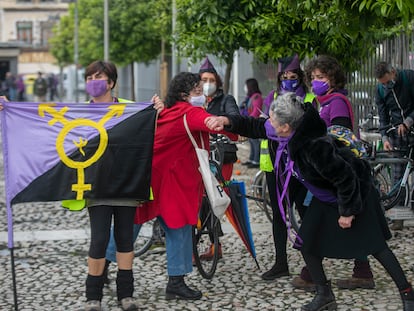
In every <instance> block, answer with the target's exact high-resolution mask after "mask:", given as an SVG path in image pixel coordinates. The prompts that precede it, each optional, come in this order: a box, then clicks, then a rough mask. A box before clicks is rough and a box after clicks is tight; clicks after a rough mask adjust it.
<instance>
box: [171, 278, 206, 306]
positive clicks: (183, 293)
mask: <svg viewBox="0 0 414 311" xmlns="http://www.w3.org/2000/svg"><path fill="white" fill-rule="evenodd" d="M201 297H202V294H201V292H200V291H199V290H194V289H191V288H189V287H188V286H187V285H186V284H185V282H184V276H183V275H178V276H170V277H169V278H168V284H167V289H166V291H165V298H166V299H167V300H170V299H184V300H197V299H200V298H201Z"/></svg>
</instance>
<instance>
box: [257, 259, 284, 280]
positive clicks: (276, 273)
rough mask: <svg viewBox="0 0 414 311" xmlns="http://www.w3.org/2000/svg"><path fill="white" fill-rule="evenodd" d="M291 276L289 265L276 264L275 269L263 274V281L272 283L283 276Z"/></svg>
mask: <svg viewBox="0 0 414 311" xmlns="http://www.w3.org/2000/svg"><path fill="white" fill-rule="evenodd" d="M288 275H289V268H288V265H287V263H284V264H278V263H275V264H274V265H273V267H272V268H271V269H270V270H269V271H266V272H265V273H263V274H262V279H263V280H266V281H272V280H275V279H277V278H280V277H282V276H288Z"/></svg>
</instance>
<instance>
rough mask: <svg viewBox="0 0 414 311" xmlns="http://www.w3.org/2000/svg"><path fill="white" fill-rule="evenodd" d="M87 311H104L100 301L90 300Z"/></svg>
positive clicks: (86, 304)
mask: <svg viewBox="0 0 414 311" xmlns="http://www.w3.org/2000/svg"><path fill="white" fill-rule="evenodd" d="M85 311H102V307H101V302H100V301H99V300H89V301H87V302H86V303H85Z"/></svg>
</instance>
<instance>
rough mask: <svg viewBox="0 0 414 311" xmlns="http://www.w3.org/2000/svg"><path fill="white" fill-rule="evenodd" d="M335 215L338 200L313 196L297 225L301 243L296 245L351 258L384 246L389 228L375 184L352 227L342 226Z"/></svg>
mask: <svg viewBox="0 0 414 311" xmlns="http://www.w3.org/2000/svg"><path fill="white" fill-rule="evenodd" d="M338 219H339V214H338V206H337V204H330V203H324V202H321V201H319V200H318V199H316V198H315V197H313V199H312V202H311V204H310V206H309V207H308V208H307V209H306V212H305V215H304V218H303V220H302V224H301V227H300V229H299V237H300V238H301V239H302V246H301V247H296V248H299V249H302V250H303V251H305V252H307V253H310V254H313V255H315V256H320V257H329V258H344V259H352V258H361V257H363V256H367V255H370V254H375V253H377V252H379V251H381V250H383V249H384V248H386V247H387V244H386V240H388V239H390V238H391V232H390V230H389V228H388V224H387V221H386V219H385V216H384V213H383V211H382V208H381V205H380V201H379V195H378V192H377V190H376V189H375V188H374V186H372V187H371V189H370V191H369V193H368V194H367V196H366V199H365V202H364V210H363V212H362V213H361V214H358V215H356V216H355V219H354V220H353V221H352V226H351V228H348V229H342V228H341V227H340V226H339V224H338Z"/></svg>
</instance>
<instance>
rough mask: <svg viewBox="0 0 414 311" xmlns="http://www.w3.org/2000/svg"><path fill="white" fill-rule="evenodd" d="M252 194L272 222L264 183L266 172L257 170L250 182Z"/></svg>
mask: <svg viewBox="0 0 414 311" xmlns="http://www.w3.org/2000/svg"><path fill="white" fill-rule="evenodd" d="M251 187H252V192H253V196H254V197H255V198H257V199H258V200H255V202H256V205H257V206H258V207H259V208H260V209H261V210H263V211H264V212H265V214H266V217H267V219H269V221H270V222H273V212H272V206H271V204H270V199H269V192H268V189H267V183H266V172H264V171H258V172H257V173H256V175H255V177H254V179H253V182H252V186H251Z"/></svg>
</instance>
